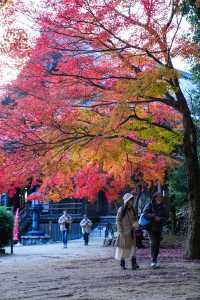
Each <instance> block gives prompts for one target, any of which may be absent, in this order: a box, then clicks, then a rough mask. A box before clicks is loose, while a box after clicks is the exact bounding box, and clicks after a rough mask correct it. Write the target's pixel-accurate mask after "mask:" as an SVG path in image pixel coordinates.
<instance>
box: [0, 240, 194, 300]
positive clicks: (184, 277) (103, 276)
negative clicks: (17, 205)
mask: <svg viewBox="0 0 200 300" xmlns="http://www.w3.org/2000/svg"><path fill="white" fill-rule="evenodd" d="M138 261H139V263H140V266H141V267H140V270H138V271H132V270H130V268H129V269H128V270H126V271H121V270H120V268H119V266H118V262H116V261H114V260H113V248H105V247H102V246H101V245H100V243H99V242H98V241H96V242H95V241H93V242H92V243H91V244H90V245H89V246H88V247H84V246H83V245H82V242H80V241H78V242H76V241H74V242H71V243H70V244H69V247H68V249H62V246H61V244H54V245H47V246H30V247H18V248H17V247H16V248H15V255H13V256H6V257H1V258H0V300H11V299H13V300H16V299H18V300H19V299H34V300H39V299H40V300H49V299H67V300H68V299H71V300H74V299H82V300H119V299H123V300H172V299H177V300H200V263H199V262H186V261H184V260H183V258H182V252H181V250H179V249H170V250H166V249H162V255H161V259H160V261H161V263H162V268H160V269H159V270H151V269H150V268H149V254H148V249H144V250H138ZM129 267H130V266H129Z"/></svg>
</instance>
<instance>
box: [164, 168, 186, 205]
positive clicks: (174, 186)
mask: <svg viewBox="0 0 200 300" xmlns="http://www.w3.org/2000/svg"><path fill="white" fill-rule="evenodd" d="M167 184H168V188H169V196H170V197H171V196H174V198H175V199H174V205H175V206H176V207H181V206H183V205H184V204H185V203H186V202H187V174H186V168H185V165H182V166H181V167H179V168H176V169H174V170H173V171H171V172H170V173H169V175H168V179H167Z"/></svg>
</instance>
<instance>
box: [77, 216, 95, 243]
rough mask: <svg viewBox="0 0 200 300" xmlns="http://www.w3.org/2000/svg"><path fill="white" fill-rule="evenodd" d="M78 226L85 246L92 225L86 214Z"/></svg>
mask: <svg viewBox="0 0 200 300" xmlns="http://www.w3.org/2000/svg"><path fill="white" fill-rule="evenodd" d="M80 226H81V229H82V234H83V239H84V242H85V246H87V245H88V242H89V235H90V231H91V227H92V222H91V221H90V219H88V217H87V215H84V216H83V219H82V221H81V222H80Z"/></svg>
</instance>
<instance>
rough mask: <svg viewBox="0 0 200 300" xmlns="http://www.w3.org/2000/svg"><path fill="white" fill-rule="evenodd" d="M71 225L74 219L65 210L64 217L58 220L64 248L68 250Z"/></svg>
mask: <svg viewBox="0 0 200 300" xmlns="http://www.w3.org/2000/svg"><path fill="white" fill-rule="evenodd" d="M71 223H72V217H71V216H70V215H69V214H68V213H67V210H64V211H63V215H62V216H61V217H60V218H59V219H58V224H59V225H60V231H61V233H62V240H63V247H64V248H67V240H68V233H69V230H70V228H71Z"/></svg>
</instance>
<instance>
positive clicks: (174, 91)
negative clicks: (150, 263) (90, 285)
mask: <svg viewBox="0 0 200 300" xmlns="http://www.w3.org/2000/svg"><path fill="white" fill-rule="evenodd" d="M44 2H46V4H47V5H48V7H52V9H48V10H47V13H44V14H43V16H42V17H40V18H39V19H38V20H37V22H38V24H39V26H40V27H41V36H40V38H39V39H38V43H37V46H36V47H35V48H34V49H33V51H32V54H31V58H30V60H29V62H28V64H27V65H26V66H25V67H24V69H23V71H22V72H21V74H20V76H19V78H18V80H17V81H16V82H15V83H13V85H12V86H11V87H9V89H8V94H9V95H8V94H7V95H5V97H10V99H12V101H10V104H9V105H8V102H9V101H7V104H6V105H5V98H4V100H3V101H4V106H3V109H2V114H3V118H1V131H2V132H1V136H2V137H3V133H5V130H6V138H5V137H4V138H1V143H2V145H4V150H6V153H7V154H8V152H10V153H9V154H8V155H6V156H5V157H3V158H2V161H3V162H4V165H7V166H8V165H9V170H10V172H9V175H7V176H6V177H5V178H7V182H8V183H11V182H12V180H13V178H14V175H15V177H16V176H17V180H18V183H20V181H21V182H24V180H25V178H27V176H28V173H29V174H30V171H31V172H33V173H34V174H39V173H41V172H42V173H43V175H44V178H45V179H44V185H43V188H44V189H48V188H49V187H50V189H51V190H52V189H54V192H55V189H56V188H57V187H58V186H60V187H62V188H63V190H65V192H67V194H68V195H69V194H71V195H72V194H74V188H75V187H76V192H77V193H78V194H79V195H88V188H89V190H90V195H92V197H94V195H95V193H96V192H97V190H98V189H100V188H103V187H104V188H105V189H107V191H108V198H109V196H110V199H113V198H114V197H116V193H115V191H116V190H117V191H118V189H119V187H120V188H122V187H123V186H125V184H126V183H127V182H126V181H127V178H129V177H130V175H131V174H132V173H134V171H136V170H138V168H139V169H141V170H142V171H143V172H144V175H145V180H146V181H147V182H148V181H150V180H151V179H152V178H153V179H159V180H162V179H163V178H164V175H165V170H166V169H167V168H168V167H170V166H172V165H173V163H174V161H176V160H177V159H178V158H179V157H180V153H181V151H182V153H184V156H185V161H186V167H187V173H188V190H189V203H190V217H189V229H188V239H187V242H188V244H187V256H188V257H191V258H199V257H200V246H199V241H200V231H199V214H200V203H199V197H200V182H199V180H200V176H199V161H198V156H197V144H196V142H197V141H196V128H195V125H194V122H193V119H192V116H191V111H190V108H189V106H188V103H187V99H186V98H185V96H184V94H183V92H182V90H181V87H180V83H179V77H180V72H178V71H177V70H175V68H174V66H173V58H174V57H176V56H178V55H181V56H182V57H184V58H185V57H189V56H191V55H196V53H197V50H196V46H195V45H194V44H193V43H192V42H191V41H190V40H188V39H187V37H184V36H182V34H181V33H182V31H181V24H182V19H183V18H182V13H181V11H180V9H179V7H180V4H181V1H178V0H177V1H166V0H165V1H161V0H160V1H158V0H154V1H148V0H140V1H139V0H137V1H119V0H112V1H111V0H107V1H102V2H101V1H100V2H98V1H93V0H91V1H89V0H88V1H87V0H74V1H70V2H69V1H65V0H62V1H59V2H55V1H50V0H49V1H47V0H46V1H44ZM7 99H8V98H7ZM4 135H5V134H4ZM9 149H10V150H9ZM4 153H5V152H4ZM30 161H31V164H30ZM30 165H31V166H30ZM16 166H17V167H16ZM2 172H3V171H2ZM4 174H5V173H4ZM47 174H48V176H47ZM127 174H128V175H127ZM88 179H89V180H88ZM15 180H16V179H15ZM13 184H16V183H13ZM109 192H110V193H111V195H109Z"/></svg>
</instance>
